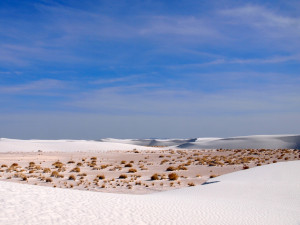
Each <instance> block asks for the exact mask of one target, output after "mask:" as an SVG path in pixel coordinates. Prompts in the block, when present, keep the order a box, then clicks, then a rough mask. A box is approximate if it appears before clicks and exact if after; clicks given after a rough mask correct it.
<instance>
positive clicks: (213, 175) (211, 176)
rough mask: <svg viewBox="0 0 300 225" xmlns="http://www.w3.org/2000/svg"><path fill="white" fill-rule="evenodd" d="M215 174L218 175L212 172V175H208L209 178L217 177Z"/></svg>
mask: <svg viewBox="0 0 300 225" xmlns="http://www.w3.org/2000/svg"><path fill="white" fill-rule="evenodd" d="M217 176H218V175H215V174H212V175H210V176H209V178H215V177H217Z"/></svg>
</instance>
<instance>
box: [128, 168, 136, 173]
mask: <svg viewBox="0 0 300 225" xmlns="http://www.w3.org/2000/svg"><path fill="white" fill-rule="evenodd" d="M136 172H137V170H136V169H134V168H130V169H129V170H128V173H136Z"/></svg>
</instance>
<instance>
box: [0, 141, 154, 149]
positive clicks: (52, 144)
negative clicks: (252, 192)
mask: <svg viewBox="0 0 300 225" xmlns="http://www.w3.org/2000/svg"><path fill="white" fill-rule="evenodd" d="M133 149H138V150H152V149H156V148H151V147H144V146H139V145H133V144H122V143H112V142H99V141H87V140H17V139H7V138H1V139H0V152H37V151H38V150H41V151H43V152H95V151H97V152H101V151H109V150H133Z"/></svg>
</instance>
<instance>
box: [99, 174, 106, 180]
mask: <svg viewBox="0 0 300 225" xmlns="http://www.w3.org/2000/svg"><path fill="white" fill-rule="evenodd" d="M97 178H98V179H99V180H103V179H105V176H104V175H97Z"/></svg>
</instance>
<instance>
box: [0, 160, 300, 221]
mask: <svg viewBox="0 0 300 225" xmlns="http://www.w3.org/2000/svg"><path fill="white" fill-rule="evenodd" d="M299 171H300V161H290V162H284V163H276V164H271V165H267V166H262V167H256V168H253V169H250V170H243V171H239V172H235V173H232V174H227V175H224V176H220V177H217V178H214V179H212V180H210V181H209V182H211V183H210V184H207V185H201V186H196V187H190V188H184V189H178V190H174V191H168V192H160V193H155V194H150V195H125V194H124V195H120V194H109V193H99V192H88V191H76V190H70V189H55V188H48V187H39V186H30V185H24V184H17V183H9V182H0V205H1V210H0V224H3V225H13V224H18V225H21V224H31V225H34V224H43V225H47V224H214V225H215V224H239V225H240V224H264V225H265V224H272V225H277V224H282V225H286V224H289V225H293V224H295V225H296V224H300V191H299V190H300V175H299Z"/></svg>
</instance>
